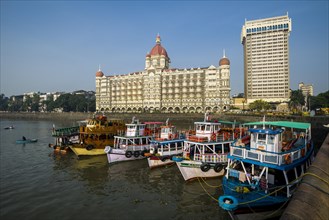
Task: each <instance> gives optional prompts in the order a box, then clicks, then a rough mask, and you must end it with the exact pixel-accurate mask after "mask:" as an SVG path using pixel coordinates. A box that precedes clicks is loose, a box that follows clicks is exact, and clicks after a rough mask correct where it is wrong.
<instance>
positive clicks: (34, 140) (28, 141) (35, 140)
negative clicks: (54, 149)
mask: <svg viewBox="0 0 329 220" xmlns="http://www.w3.org/2000/svg"><path fill="white" fill-rule="evenodd" d="M37 141H38V139H25V140H24V139H21V140H16V144H28V143H35V142H37Z"/></svg>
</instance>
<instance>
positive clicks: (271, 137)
mask: <svg viewBox="0 0 329 220" xmlns="http://www.w3.org/2000/svg"><path fill="white" fill-rule="evenodd" d="M274 139H275V135H269V136H268V143H269V144H274Z"/></svg>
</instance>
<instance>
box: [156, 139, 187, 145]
mask: <svg viewBox="0 0 329 220" xmlns="http://www.w3.org/2000/svg"><path fill="white" fill-rule="evenodd" d="M184 141H185V139H174V140H152V141H151V143H159V144H169V143H176V142H178V143H179V142H184Z"/></svg>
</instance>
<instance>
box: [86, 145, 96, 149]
mask: <svg viewBox="0 0 329 220" xmlns="http://www.w3.org/2000/svg"><path fill="white" fill-rule="evenodd" d="M93 148H94V146H93V145H87V147H86V150H92V149H93Z"/></svg>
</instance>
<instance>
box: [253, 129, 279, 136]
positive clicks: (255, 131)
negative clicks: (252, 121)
mask: <svg viewBox="0 0 329 220" xmlns="http://www.w3.org/2000/svg"><path fill="white" fill-rule="evenodd" d="M249 131H250V132H253V133H262V134H274V135H275V134H281V133H282V132H283V130H282V129H276V130H273V129H269V128H265V129H261V128H250V129H249Z"/></svg>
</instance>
